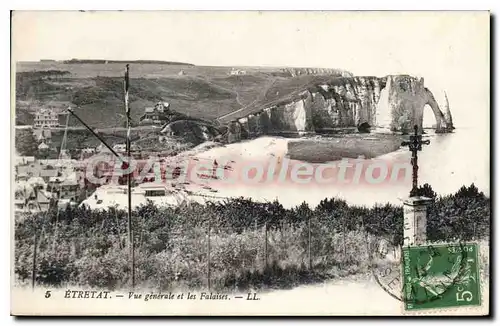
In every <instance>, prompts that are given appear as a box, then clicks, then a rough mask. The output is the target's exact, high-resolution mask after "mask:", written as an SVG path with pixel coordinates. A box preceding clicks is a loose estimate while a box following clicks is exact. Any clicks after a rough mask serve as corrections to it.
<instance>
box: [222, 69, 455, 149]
mask: <svg viewBox="0 0 500 326" xmlns="http://www.w3.org/2000/svg"><path fill="white" fill-rule="evenodd" d="M426 105H429V107H430V108H431V109H432V112H433V114H434V117H435V119H436V131H437V132H449V131H451V130H452V129H453V122H452V119H451V113H450V109H449V106H448V105H447V104H446V105H445V112H444V113H443V111H441V109H440V107H439V105H438V103H437V102H436V100H435V98H434V95H433V94H432V92H431V91H430V90H429V89H427V88H426V87H425V86H424V80H423V78H420V79H418V78H415V77H412V76H408V75H395V76H386V77H382V78H378V77H332V78H331V79H329V80H328V81H327V82H324V83H319V84H315V85H312V86H310V85H309V86H308V87H306V88H305V89H304V90H303V91H301V92H298V93H296V94H295V95H294V96H293V97H291V98H288V99H287V100H285V101H281V102H280V103H278V104H275V105H271V106H268V107H262V108H260V109H256V110H254V111H253V112H251V113H246V114H244V116H242V117H237V118H236V119H234V120H233V121H231V122H229V123H228V131H229V132H228V134H227V136H228V141H229V142H234V141H238V140H240V139H245V138H248V137H251V136H255V135H259V134H272V133H286V132H295V133H299V134H300V133H307V132H320V131H328V130H334V129H339V128H347V127H357V128H360V127H361V126H366V125H369V126H370V127H372V128H374V129H375V128H377V129H385V130H388V131H391V132H403V133H407V132H411V130H412V127H413V125H418V126H419V127H420V128H421V127H422V123H423V114H424V108H425V106H426ZM426 114H429V112H428V111H427V113H426Z"/></svg>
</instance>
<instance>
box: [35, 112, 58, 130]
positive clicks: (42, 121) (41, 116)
mask: <svg viewBox="0 0 500 326" xmlns="http://www.w3.org/2000/svg"><path fill="white" fill-rule="evenodd" d="M33 126H34V127H35V128H48V129H50V128H55V127H58V126H59V114H58V113H57V112H55V111H54V110H52V109H45V108H42V109H39V110H38V111H37V112H36V113H35V122H34V125H33Z"/></svg>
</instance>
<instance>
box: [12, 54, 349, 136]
mask: <svg viewBox="0 0 500 326" xmlns="http://www.w3.org/2000/svg"><path fill="white" fill-rule="evenodd" d="M127 63H132V64H131V65H130V76H131V81H130V83H131V84H130V85H131V86H130V107H131V113H132V118H133V120H134V121H138V120H139V117H140V116H141V115H142V114H143V113H144V108H145V107H146V106H152V105H153V104H154V103H156V102H158V101H166V102H169V103H170V104H171V108H172V109H173V110H175V111H176V112H179V113H180V114H183V115H187V116H189V117H193V118H198V119H203V120H215V119H217V118H220V117H224V116H227V115H229V114H231V113H232V112H236V111H242V110H246V109H254V108H255V107H259V106H262V105H265V104H267V103H269V102H271V101H276V100H279V99H285V98H287V97H288V96H289V95H290V94H293V93H294V92H296V91H297V90H299V89H303V88H304V87H305V86H307V85H309V84H311V83H313V82H315V81H317V80H318V79H321V78H326V76H327V77H328V78H332V77H335V76H338V77H343V76H351V74H350V73H349V72H346V71H343V70H336V69H313V68H267V67H262V68H261V67H206V66H195V65H190V64H183V63H171V62H154V61H147V62H145V61H141V62H137V61H136V62H135V63H133V62H131V61H127ZM232 69H236V70H238V71H240V72H242V73H241V74H235V75H231V74H230V72H231V70H232ZM123 71H124V62H122V61H107V63H104V62H102V61H100V60H90V61H89V60H75V61H71V60H70V62H60V61H50V60H44V61H41V62H19V63H17V66H16V124H30V123H31V121H32V115H33V113H34V112H35V111H36V109H37V108H39V107H53V108H55V109H56V110H60V111H63V110H65V109H66V108H67V107H68V106H71V107H72V108H74V109H75V111H76V112H77V113H78V114H79V115H80V116H81V117H82V118H83V119H84V120H85V121H87V122H88V123H89V124H90V125H92V126H94V127H96V128H109V127H122V126H123V125H124V122H125V120H124V115H123V113H124V112H123V111H124V109H123ZM70 125H77V121H73V119H70Z"/></svg>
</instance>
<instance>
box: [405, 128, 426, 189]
mask: <svg viewBox="0 0 500 326" xmlns="http://www.w3.org/2000/svg"><path fill="white" fill-rule="evenodd" d="M413 130H414V131H415V133H414V134H413V135H410V141H404V142H402V143H401V146H408V147H409V149H410V152H411V153H412V156H411V165H412V166H413V173H412V179H413V186H412V189H411V191H410V197H412V196H416V195H417V189H418V156H417V152H418V151H421V150H422V145H429V144H430V143H431V142H430V141H429V140H422V135H419V134H418V126H417V125H415V126H414V127H413Z"/></svg>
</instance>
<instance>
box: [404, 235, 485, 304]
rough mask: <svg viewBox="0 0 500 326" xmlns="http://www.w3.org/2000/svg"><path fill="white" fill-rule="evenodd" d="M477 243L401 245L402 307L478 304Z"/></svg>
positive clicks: (479, 296) (479, 297)
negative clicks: (404, 246)
mask: <svg viewBox="0 0 500 326" xmlns="http://www.w3.org/2000/svg"><path fill="white" fill-rule="evenodd" d="M478 257H479V255H478V245H477V244H475V243H474V244H436V245H429V246H416V247H406V248H403V279H404V285H403V298H404V306H405V310H420V309H436V308H449V307H463V306H479V305H480V304H481V293H480V279H479V264H478Z"/></svg>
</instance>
